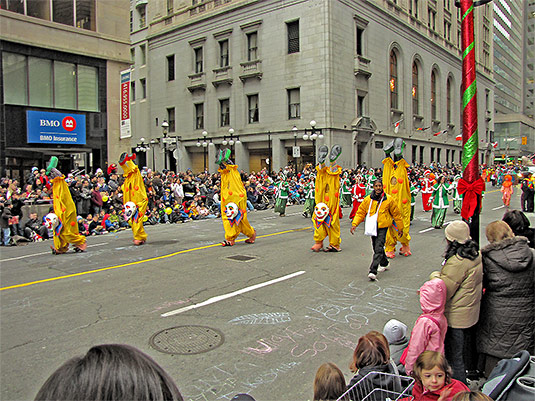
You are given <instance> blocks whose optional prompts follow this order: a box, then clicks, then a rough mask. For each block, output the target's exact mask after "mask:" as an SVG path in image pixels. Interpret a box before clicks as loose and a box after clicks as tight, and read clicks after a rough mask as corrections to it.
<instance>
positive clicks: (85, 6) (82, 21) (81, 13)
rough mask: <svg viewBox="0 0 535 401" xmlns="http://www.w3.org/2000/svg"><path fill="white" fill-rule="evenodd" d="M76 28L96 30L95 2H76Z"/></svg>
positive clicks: (91, 0)
mask: <svg viewBox="0 0 535 401" xmlns="http://www.w3.org/2000/svg"><path fill="white" fill-rule="evenodd" d="M76 27H77V28H82V29H89V30H92V31H94V30H96V24H95V1H94V0H76Z"/></svg>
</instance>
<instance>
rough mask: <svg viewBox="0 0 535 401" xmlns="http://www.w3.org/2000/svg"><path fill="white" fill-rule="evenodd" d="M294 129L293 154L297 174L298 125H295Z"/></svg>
mask: <svg viewBox="0 0 535 401" xmlns="http://www.w3.org/2000/svg"><path fill="white" fill-rule="evenodd" d="M292 131H293V133H294V148H293V150H292V156H293V158H294V173H295V174H297V156H296V152H297V131H298V129H297V127H296V126H295V125H294V126H293V128H292Z"/></svg>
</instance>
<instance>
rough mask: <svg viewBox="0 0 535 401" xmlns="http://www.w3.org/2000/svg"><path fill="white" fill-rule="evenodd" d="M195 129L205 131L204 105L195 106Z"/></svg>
mask: <svg viewBox="0 0 535 401" xmlns="http://www.w3.org/2000/svg"><path fill="white" fill-rule="evenodd" d="M195 129H204V103H197V104H195Z"/></svg>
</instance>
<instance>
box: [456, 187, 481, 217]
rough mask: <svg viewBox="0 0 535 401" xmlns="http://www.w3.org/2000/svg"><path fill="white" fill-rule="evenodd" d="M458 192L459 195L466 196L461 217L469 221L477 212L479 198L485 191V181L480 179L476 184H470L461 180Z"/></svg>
mask: <svg viewBox="0 0 535 401" xmlns="http://www.w3.org/2000/svg"><path fill="white" fill-rule="evenodd" d="M457 190H458V191H459V194H461V195H462V194H464V198H463V207H462V209H461V217H462V218H463V219H465V220H468V219H469V218H470V217H472V216H473V215H474V211H475V210H476V206H477V196H478V195H481V194H482V193H483V191H484V190H485V181H483V179H482V178H481V177H479V178H478V179H477V180H475V181H474V182H472V183H469V182H468V181H465V180H464V178H461V179H460V180H459V183H458V184H457Z"/></svg>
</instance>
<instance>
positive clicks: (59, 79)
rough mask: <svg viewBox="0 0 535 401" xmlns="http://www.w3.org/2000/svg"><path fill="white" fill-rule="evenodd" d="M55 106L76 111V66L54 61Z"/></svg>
mask: <svg viewBox="0 0 535 401" xmlns="http://www.w3.org/2000/svg"><path fill="white" fill-rule="evenodd" d="M54 106H55V107H57V108H60V109H71V110H76V65H75V64H71V63H63V62H60V61H54Z"/></svg>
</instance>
